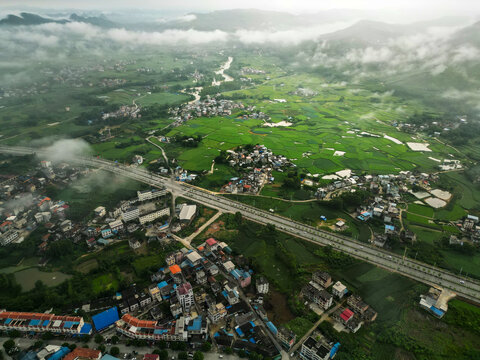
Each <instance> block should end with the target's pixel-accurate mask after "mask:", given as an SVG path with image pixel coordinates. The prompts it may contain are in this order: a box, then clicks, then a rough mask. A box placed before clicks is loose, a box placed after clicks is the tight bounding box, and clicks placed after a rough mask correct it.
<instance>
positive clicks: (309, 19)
mask: <svg viewBox="0 0 480 360" xmlns="http://www.w3.org/2000/svg"><path fill="white" fill-rule="evenodd" d="M361 14H363V13H362V12H360V11H357V10H344V11H340V10H328V11H322V12H319V13H314V14H301V15H294V14H290V13H286V12H279V11H267V10H257V9H234V10H218V11H213V12H209V13H190V14H187V15H186V16H183V17H179V18H176V19H173V20H170V21H164V22H161V23H159V22H156V23H138V24H135V25H131V26H130V27H132V28H138V29H142V30H151V31H153V30H155V31H161V30H165V29H195V30H200V31H213V30H222V31H226V32H235V31H237V30H260V31H265V30H276V31H279V30H287V29H293V28H299V27H309V26H315V25H321V24H326V23H333V22H341V21H353V20H354V19H359V18H361Z"/></svg>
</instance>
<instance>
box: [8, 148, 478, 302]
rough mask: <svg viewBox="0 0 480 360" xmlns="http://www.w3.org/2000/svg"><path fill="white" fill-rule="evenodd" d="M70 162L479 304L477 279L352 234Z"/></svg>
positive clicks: (121, 170)
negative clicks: (164, 191) (270, 227)
mask: <svg viewBox="0 0 480 360" xmlns="http://www.w3.org/2000/svg"><path fill="white" fill-rule="evenodd" d="M0 153H6V154H12V155H27V154H34V153H35V154H37V155H38V156H39V157H40V158H43V157H45V156H48V154H47V153H46V151H44V150H41V149H34V148H27V147H7V146H0ZM70 161H71V162H73V163H77V164H80V165H84V166H89V167H95V168H101V169H103V170H105V171H109V172H112V173H114V174H117V175H121V176H125V177H128V178H131V179H134V180H136V181H140V182H143V183H146V184H149V185H151V186H157V187H165V188H166V189H167V190H168V191H171V192H172V193H174V194H175V196H182V197H184V198H187V199H190V200H192V201H196V202H198V203H201V204H204V205H207V206H210V207H212V208H215V209H218V210H220V211H223V212H233V213H234V212H237V211H238V212H240V213H241V214H242V215H243V217H245V218H246V219H249V220H252V221H255V222H257V223H260V224H264V225H266V224H272V225H275V227H276V229H278V230H280V231H282V232H285V233H288V234H290V235H293V236H296V237H299V238H301V239H304V240H307V241H310V242H313V243H316V244H319V245H330V246H332V247H333V248H334V249H336V250H338V251H342V252H344V253H347V254H349V255H351V256H353V257H355V258H358V259H361V260H364V261H367V262H369V263H371V264H374V265H377V266H379V267H382V268H384V269H387V270H390V271H393V272H397V273H399V274H402V275H404V276H407V277H410V278H412V279H415V280H417V281H420V282H422V283H425V284H429V285H436V286H440V287H445V288H447V289H449V290H452V291H454V292H455V293H456V294H457V295H459V296H461V297H463V298H466V299H468V300H470V301H473V302H475V303H478V304H480V282H479V281H477V280H474V279H469V278H464V277H462V276H459V275H456V274H454V273H452V272H450V271H447V270H444V269H440V268H437V267H434V266H431V265H428V264H425V263H422V262H420V261H416V260H413V259H409V258H403V257H402V256H399V255H397V254H394V253H390V252H388V251H385V250H383V249H379V248H376V247H373V246H370V245H367V244H364V243H360V242H358V241H355V240H353V239H351V238H348V237H345V236H342V235H339V234H334V233H330V232H327V231H324V230H319V229H316V228H315V227H312V226H309V225H305V224H302V223H300V222H297V221H294V220H291V219H289V218H286V217H283V216H280V215H277V214H273V213H270V212H268V211H263V210H260V209H257V208H255V207H253V206H249V205H246V204H243V203H240V202H237V201H234V200H231V199H228V198H226V197H223V196H221V195H216V194H214V193H212V192H209V191H208V190H203V189H200V188H198V187H194V186H191V185H188V184H185V183H180V182H176V181H174V180H173V179H172V178H166V177H162V176H160V175H157V174H153V173H151V172H149V171H147V170H145V169H143V168H139V167H134V166H125V165H121V164H116V163H114V162H112V161H109V160H105V159H100V158H92V157H81V156H78V157H75V158H73V159H70Z"/></svg>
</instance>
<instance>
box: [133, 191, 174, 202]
mask: <svg viewBox="0 0 480 360" xmlns="http://www.w3.org/2000/svg"><path fill="white" fill-rule="evenodd" d="M166 194H167V191H166V190H158V189H152V190H144V191H137V197H138V201H147V200H153V199H157V198H159V197H162V196H165V195H166Z"/></svg>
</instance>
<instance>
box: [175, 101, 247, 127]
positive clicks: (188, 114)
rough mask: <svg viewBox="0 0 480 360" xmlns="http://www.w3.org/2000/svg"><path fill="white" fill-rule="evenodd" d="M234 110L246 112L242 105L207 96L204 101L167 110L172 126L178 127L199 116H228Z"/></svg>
mask: <svg viewBox="0 0 480 360" xmlns="http://www.w3.org/2000/svg"><path fill="white" fill-rule="evenodd" d="M235 110H238V111H240V110H248V107H245V105H243V104H242V103H239V102H235V101H232V100H225V99H218V100H217V99H216V98H215V97H210V96H207V97H206V99H205V100H199V101H196V102H192V103H186V104H183V105H181V106H179V107H175V108H171V109H169V114H170V116H171V119H172V120H174V123H173V126H180V125H181V124H183V123H184V122H186V121H188V120H191V119H194V118H197V117H201V116H208V117H210V116H229V115H232V112H233V111H235Z"/></svg>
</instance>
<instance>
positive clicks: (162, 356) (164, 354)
mask: <svg viewBox="0 0 480 360" xmlns="http://www.w3.org/2000/svg"><path fill="white" fill-rule="evenodd" d="M158 355H159V356H160V360H168V351H167V350H160V354H158Z"/></svg>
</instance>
